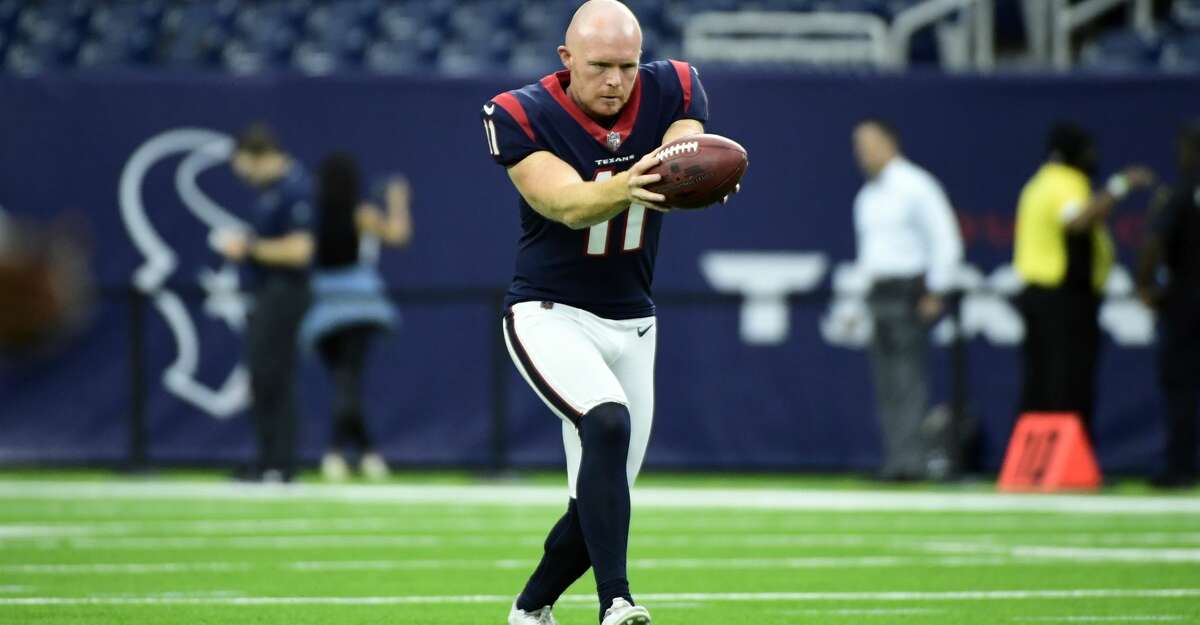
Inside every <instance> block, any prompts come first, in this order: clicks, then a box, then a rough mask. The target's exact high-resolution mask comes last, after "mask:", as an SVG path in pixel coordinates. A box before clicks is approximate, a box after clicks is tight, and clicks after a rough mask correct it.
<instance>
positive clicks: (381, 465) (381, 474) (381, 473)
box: [358, 451, 392, 482]
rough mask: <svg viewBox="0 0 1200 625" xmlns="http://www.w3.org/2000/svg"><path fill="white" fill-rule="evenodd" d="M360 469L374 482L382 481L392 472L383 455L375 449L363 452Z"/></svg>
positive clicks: (359, 462) (359, 463) (359, 464)
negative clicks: (374, 450)
mask: <svg viewBox="0 0 1200 625" xmlns="http://www.w3.org/2000/svg"><path fill="white" fill-rule="evenodd" d="M358 470H359V471H362V474H363V476H364V477H366V478H367V479H368V480H371V481H372V482H382V481H384V480H386V479H388V477H389V476H390V475H391V474H392V472H391V470H389V469H388V465H387V461H386V460H384V459H383V456H381V455H379V454H377V453H375V452H373V451H372V452H368V453H365V454H363V457H362V460H359V461H358Z"/></svg>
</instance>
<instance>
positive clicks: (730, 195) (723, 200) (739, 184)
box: [721, 182, 742, 205]
mask: <svg viewBox="0 0 1200 625" xmlns="http://www.w3.org/2000/svg"><path fill="white" fill-rule="evenodd" d="M741 190H742V183H740V182H739V183H738V184H737V185H735V186H734V187H733V191H732V192H731V193H730V194H729V195H726V196H725V197H723V198H721V204H722V205H724V204H725V203H726V202H728V201H729V198H731V197H733V196H734V195H737V193H738V192H739V191H741Z"/></svg>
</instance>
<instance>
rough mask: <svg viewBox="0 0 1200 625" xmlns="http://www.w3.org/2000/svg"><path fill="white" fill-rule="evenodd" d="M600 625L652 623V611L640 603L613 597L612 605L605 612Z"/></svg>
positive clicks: (646, 624)
mask: <svg viewBox="0 0 1200 625" xmlns="http://www.w3.org/2000/svg"><path fill="white" fill-rule="evenodd" d="M600 625H650V611H649V610H647V609H646V608H643V607H642V606H640V605H629V602H628V601H626V600H624V599H622V598H621V597H617V598H616V599H613V602H612V607H610V608H609V609H608V610H606V611H605V612H604V620H603V621H602V622H601V623H600Z"/></svg>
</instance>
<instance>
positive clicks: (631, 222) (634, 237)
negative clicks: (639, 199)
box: [587, 169, 646, 256]
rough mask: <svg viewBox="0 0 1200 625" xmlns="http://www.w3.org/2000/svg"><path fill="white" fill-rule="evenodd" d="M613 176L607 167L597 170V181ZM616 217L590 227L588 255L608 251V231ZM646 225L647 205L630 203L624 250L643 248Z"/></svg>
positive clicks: (627, 212) (622, 249)
mask: <svg viewBox="0 0 1200 625" xmlns="http://www.w3.org/2000/svg"><path fill="white" fill-rule="evenodd" d="M612 177H613V170H611V169H605V170H602V171H598V172H596V178H595V181H596V182H600V181H602V180H608V179H609V178H612ZM614 219H616V218H615V217H614V218H613V219H610V220H608V221H606V222H604V223H602V224H596V225H594V226H592V227H591V228H588V234H587V255H588V256H604V255H605V254H607V253H608V231H609V230H611V229H612V222H613V220H614ZM645 226H646V207H645V206H642V205H641V204H630V205H629V210H627V211H625V237H624V239H625V240H624V241H622V245H621V251H622V252H636V251H638V250H640V249H642V234H643V230H645Z"/></svg>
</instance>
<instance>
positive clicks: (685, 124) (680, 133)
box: [662, 119, 704, 145]
mask: <svg viewBox="0 0 1200 625" xmlns="http://www.w3.org/2000/svg"><path fill="white" fill-rule="evenodd" d="M703 132H704V124H701V123H700V122H698V121H696V120H694V119H681V120H678V121H676V122H675V123H673V124H671V127H670V128H667V132H666V134H664V135H663V140H662V144H663V145H666V144H668V143H671V142H672V141H678V140H679V139H682V138H684V137H686V136H688V135H698V134H702V133H703Z"/></svg>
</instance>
